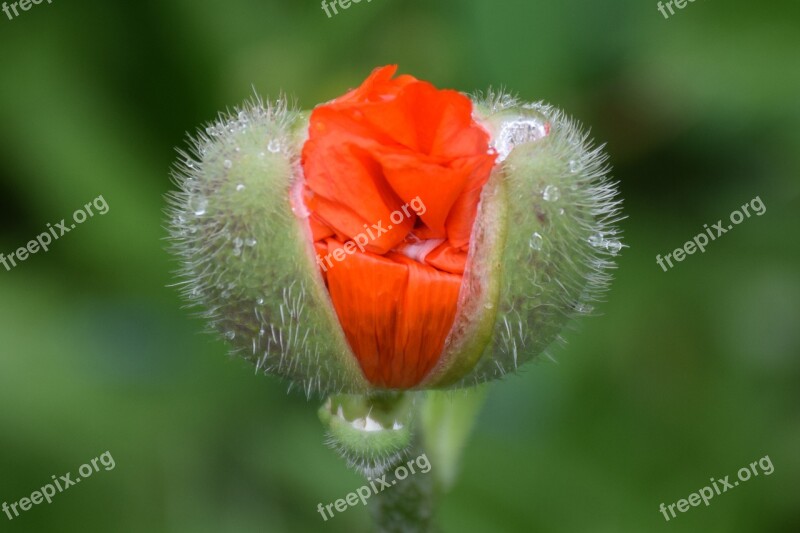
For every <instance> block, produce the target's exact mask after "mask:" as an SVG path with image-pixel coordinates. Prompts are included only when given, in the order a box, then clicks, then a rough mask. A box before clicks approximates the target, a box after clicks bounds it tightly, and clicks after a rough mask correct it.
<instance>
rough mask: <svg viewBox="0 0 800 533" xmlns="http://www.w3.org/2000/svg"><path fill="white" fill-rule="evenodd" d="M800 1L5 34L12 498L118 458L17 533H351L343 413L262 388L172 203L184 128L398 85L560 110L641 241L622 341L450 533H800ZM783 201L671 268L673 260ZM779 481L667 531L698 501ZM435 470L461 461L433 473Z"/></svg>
mask: <svg viewBox="0 0 800 533" xmlns="http://www.w3.org/2000/svg"><path fill="white" fill-rule="evenodd" d="M799 22H800V4H798V3H797V2H796V1H795V0H772V1H768V2H755V1H753V0H732V1H728V2H715V1H707V0H698V1H696V2H694V3H690V4H688V6H687V7H686V8H685V9H683V10H679V11H678V12H677V13H676V14H675V15H674V16H673V17H671V18H670V19H668V20H665V19H664V18H663V16H662V15H661V14H660V13H659V12H658V10H657V8H656V2H655V1H653V0H647V1H642V0H638V1H635V2H634V1H633V0H608V1H605V2H586V1H579V0H564V1H560V2H535V1H530V0H515V1H504V0H473V1H455V0H441V1H435V2H433V1H428V0H405V1H404V0H373V1H372V2H370V3H367V2H361V4H354V5H353V6H352V7H351V8H350V9H348V10H347V11H342V12H340V14H339V15H337V16H335V17H332V18H327V17H326V16H325V14H324V12H323V11H322V9H321V7H320V5H319V2H316V1H309V2H306V1H303V2H297V1H289V0H285V1H282V2H277V1H275V0H232V1H227V2H211V1H208V0H159V1H157V2H156V1H149V0H148V1H141V2H135V3H134V2H129V3H123V2H108V1H99V0H92V1H88V0H87V1H82V2H66V1H62V0H53V2H52V4H47V3H46V2H44V3H42V4H39V5H38V6H36V5H34V6H33V7H32V8H31V10H30V11H27V12H23V13H21V15H20V16H19V17H18V18H16V19H14V20H8V19H7V18H5V16H4V15H2V14H0V50H2V61H1V62H0V65H2V70H1V71H0V78H1V79H2V83H0V154H2V156H1V159H0V220H1V221H2V226H1V228H2V229H0V251H2V252H4V253H6V254H8V253H10V252H12V251H13V250H15V249H16V248H17V247H19V246H22V245H24V244H25V243H26V242H27V241H28V240H30V239H31V238H33V237H35V236H36V235H37V234H39V233H40V232H42V231H44V229H45V225H46V224H47V223H54V222H57V221H59V220H61V218H64V217H69V216H71V214H72V212H73V211H74V210H75V209H77V208H79V207H81V206H82V205H84V204H85V203H86V202H89V201H91V200H92V199H93V198H95V197H96V196H98V195H101V194H102V195H103V196H104V198H105V199H106V200H107V202H108V204H109V206H110V211H109V213H108V214H106V215H105V216H102V217H97V216H96V217H94V218H93V219H90V220H89V221H88V222H86V223H85V224H83V225H82V226H79V228H78V229H76V230H75V231H72V232H71V233H69V234H68V235H65V236H64V237H63V238H62V239H60V240H58V241H57V242H55V243H54V244H53V246H52V248H51V250H50V251H49V252H47V253H41V252H40V253H38V254H36V255H34V256H32V257H31V258H29V259H28V260H27V261H25V262H24V263H22V264H21V265H20V266H18V267H17V268H15V269H13V270H12V271H5V269H2V268H0V502H2V501H8V502H11V501H16V500H18V499H19V498H22V497H24V496H28V495H30V493H31V492H32V491H33V490H35V489H37V488H38V487H40V486H41V485H43V484H45V483H47V482H48V481H49V480H50V477H51V475H54V474H57V475H60V474H63V473H65V472H68V471H72V472H74V471H75V470H76V469H77V468H78V466H79V465H81V464H82V463H84V462H86V461H87V460H89V459H91V458H93V457H96V456H98V455H99V454H101V453H102V452H104V451H106V450H108V451H110V452H111V453H112V455H113V457H114V459H115V460H116V468H115V469H114V470H112V471H109V472H105V471H103V472H101V473H97V474H95V475H94V476H92V477H91V478H90V480H89V479H87V480H85V482H84V483H82V484H81V485H79V486H76V487H72V488H71V489H69V490H68V491H67V492H65V493H63V494H60V495H58V496H57V497H56V498H55V500H54V501H53V503H52V504H51V505H46V504H45V505H40V506H37V507H34V509H33V510H31V511H29V512H27V513H24V514H23V515H22V516H21V517H20V518H18V519H15V520H14V521H13V522H11V521H8V520H7V519H6V518H5V516H4V515H0V531H85V532H107V531H115V532H116V531H119V532H141V531H169V532H172V531H175V532H184V531H185V532H193V533H194V532H220V531H226V532H228V531H230V532H243V533H245V532H261V531H267V532H296V531H330V532H337V531H342V532H345V531H347V532H351V531H367V530H368V524H369V521H368V513H367V511H366V509H364V508H362V507H357V508H353V509H350V510H348V511H347V512H345V513H343V514H339V515H337V516H336V518H335V519H333V520H331V521H328V522H326V523H323V522H322V519H321V518H320V516H319V514H317V512H316V505H317V503H319V502H323V503H327V502H331V501H333V500H334V499H336V498H339V497H342V496H344V495H345V494H347V493H348V492H350V491H352V490H354V489H355V488H356V487H358V486H360V485H361V480H360V479H359V478H358V477H357V476H356V475H355V474H353V473H351V472H349V471H347V470H346V469H345V467H344V465H343V464H342V463H341V462H340V461H339V459H338V458H337V457H336V456H335V455H334V453H333V452H331V451H330V450H328V449H327V448H325V447H324V446H323V444H322V440H323V435H322V428H321V426H320V423H319V421H318V420H317V418H316V414H315V411H316V407H317V405H316V404H313V403H312V404H309V403H307V402H306V400H305V398H304V397H303V396H302V395H301V394H298V393H290V394H287V393H286V384H284V383H280V382H278V381H277V380H274V379H271V378H267V377H263V376H256V375H254V373H253V370H252V368H251V367H249V366H247V365H246V364H245V363H244V362H242V361H239V360H236V359H229V358H227V357H226V356H225V346H224V345H223V344H222V343H221V342H220V341H217V340H216V339H214V338H211V337H208V336H204V335H202V334H199V333H198V332H199V330H200V329H201V323H200V322H199V321H197V320H196V319H193V318H191V317H190V316H189V314H188V313H187V312H186V311H185V310H183V309H182V308H181V305H182V303H181V301H180V300H179V298H178V295H177V291H176V290H174V289H172V288H169V287H167V286H168V284H169V283H170V282H171V281H172V275H171V271H173V270H174V269H175V267H176V265H175V263H174V262H172V261H171V259H170V257H169V256H168V254H167V252H166V251H165V242H164V240H163V238H164V236H165V231H164V229H163V224H164V215H163V213H162V210H163V208H164V200H163V195H164V193H165V192H167V191H168V190H169V189H170V187H171V185H170V182H169V178H168V174H169V169H170V165H171V163H172V161H173V160H174V159H175V158H176V154H175V151H174V147H176V146H180V145H182V144H183V143H184V140H185V132H186V131H194V129H195V128H196V127H198V126H200V125H201V124H203V123H204V122H206V121H208V120H210V119H212V118H214V116H215V115H216V113H217V112H218V111H220V110H224V109H225V108H226V107H230V106H233V105H236V104H238V103H240V102H241V101H242V100H244V99H246V98H248V97H249V96H250V95H251V94H252V92H253V88H255V89H256V90H257V91H258V92H259V93H260V94H263V95H273V96H274V95H277V94H278V93H280V92H281V91H284V92H286V93H289V94H292V95H295V96H296V97H297V101H298V102H299V104H300V105H302V106H304V107H311V106H313V105H314V104H315V103H318V102H322V101H325V100H328V99H330V98H333V97H335V96H337V95H339V94H341V93H342V92H343V91H345V90H346V89H348V88H350V87H352V86H355V85H357V84H358V83H359V82H360V81H361V80H362V79H363V78H364V77H365V76H366V74H367V73H368V72H369V71H370V70H371V69H372V68H373V67H375V66H377V65H382V64H387V63H398V64H399V65H400V68H401V71H402V72H406V73H411V74H414V75H416V76H417V77H419V78H422V79H427V80H430V81H432V82H434V83H435V84H436V85H438V86H441V87H454V88H458V89H461V90H464V91H475V90H480V89H485V88H487V87H489V86H494V87H500V86H504V87H507V88H509V89H511V90H513V91H516V92H518V93H519V95H520V96H521V97H523V98H525V99H527V100H538V99H544V100H547V101H549V102H551V103H553V104H555V105H557V106H559V107H562V108H564V109H566V110H568V111H569V112H570V113H571V114H572V115H574V116H575V117H576V118H577V119H579V120H580V121H582V122H583V123H584V124H586V125H588V126H591V128H592V133H593V135H594V137H595V138H596V139H597V140H598V141H600V142H606V143H607V147H608V152H609V153H610V155H611V163H612V164H613V166H614V175H615V177H616V178H617V179H618V180H619V181H620V187H621V190H622V194H623V196H624V198H625V211H626V214H627V215H628V218H627V220H625V221H624V222H623V223H622V226H623V229H624V234H625V242H626V244H627V245H628V246H629V248H627V249H625V250H624V253H623V254H622V256H621V258H620V260H619V270H618V271H617V279H616V281H615V282H614V284H613V287H612V290H611V292H610V293H609V294H608V298H607V300H608V301H607V303H605V304H603V305H600V306H598V311H599V312H600V313H601V316H599V317H596V318H592V319H588V320H585V321H583V322H582V323H579V324H578V325H577V327H575V328H574V329H572V330H570V332H569V333H568V334H567V338H568V341H569V342H568V344H567V345H566V346H565V347H563V348H559V349H557V350H556V351H555V359H556V362H553V361H548V360H543V361H542V362H540V363H538V364H534V365H532V366H530V367H527V369H526V371H525V372H524V373H523V374H522V375H520V376H516V377H511V378H509V379H508V380H507V381H506V382H504V383H499V384H495V385H494V386H493V387H492V388H491V391H490V394H489V399H488V402H487V404H486V407H485V409H484V410H483V411H482V413H481V416H480V420H479V421H478V426H477V430H476V432H475V434H474V435H473V438H472V439H471V441H470V442H469V444H468V446H467V448H466V450H465V452H464V459H463V466H464V468H463V474H462V477H461V479H460V482H459V484H458V485H457V486H456V488H455V489H454V490H453V492H452V493H451V494H450V495H449V497H448V498H447V499H446V500H445V502H444V504H443V506H442V508H441V516H440V520H441V525H442V529H443V531H445V532H451V531H453V532H455V531H459V532H473V531H475V532H484V531H492V532H494V531H504V532H505V531H508V532H517V531H520V532H521V531H526V532H527V531H541V532H576V531H578V532H629V531H630V532H641V531H671V532H678V531H703V532H756V531H757V532H784V531H785V532H793V531H800V491H798V484H799V482H800V409H798V408H799V407H800V390H799V389H798V385H800V359H799V358H798V356H799V355H800V327H798V319H800V275H798V274H800V269H798V266H799V265H800V246H799V245H800V238H798V233H797V231H798V223H799V222H800V196H799V194H800V186H799V185H798V177H799V176H800V164H799V163H800V159H799V158H798V148H800V105H799V104H798V95H800V68H799V67H800V62H798V50H799V49H800V33H798V23H799ZM756 196H760V198H761V199H762V200H763V202H764V204H765V205H766V207H767V211H766V213H765V214H764V215H763V216H761V217H751V218H750V219H748V220H746V221H745V222H743V223H742V224H741V225H739V226H737V227H736V228H735V229H734V230H732V231H730V232H728V233H727V234H726V235H725V236H724V237H721V238H720V239H719V240H717V241H715V242H713V243H711V244H710V245H709V247H708V249H707V251H706V252H705V253H704V254H695V255H693V256H689V257H688V258H687V259H686V260H684V262H683V263H679V264H678V265H677V267H676V268H674V269H672V270H670V271H669V272H663V271H662V270H661V269H660V268H659V267H658V266H657V265H656V263H655V256H656V254H659V253H660V254H662V255H663V254H666V253H668V252H670V251H672V250H673V249H675V248H676V247H678V246H680V245H682V244H683V243H684V242H685V241H686V240H688V239H690V238H691V237H692V236H694V235H695V234H696V233H698V232H700V231H702V225H703V224H706V223H707V224H709V225H710V224H711V223H713V222H716V221H717V220H718V219H720V218H726V217H727V216H728V214H729V213H730V212H731V211H733V210H734V209H737V208H738V207H739V206H741V205H742V204H743V203H745V202H748V201H750V200H751V199H752V198H754V197H756ZM765 455H769V456H770V458H771V460H772V463H773V465H774V468H775V471H774V473H773V474H772V475H771V476H768V477H767V476H763V475H762V476H759V477H758V478H754V479H752V480H750V481H749V482H747V483H744V484H742V485H740V486H739V487H737V488H736V489H735V490H733V491H732V492H728V493H726V494H723V495H721V496H718V497H717V498H715V499H713V500H712V504H711V506H710V507H707V508H706V507H699V508H692V509H691V510H690V511H689V512H687V513H685V514H681V515H679V516H678V517H677V518H676V519H673V520H672V521H671V522H669V523H667V522H666V521H665V520H664V518H663V516H662V515H661V514H660V513H659V511H658V506H659V504H660V503H662V502H664V503H671V502H675V501H677V500H678V499H680V498H684V497H686V496H688V495H689V494H690V493H691V492H694V491H696V490H698V489H699V488H701V487H703V486H704V485H706V484H707V483H708V480H709V478H710V477H715V478H720V477H723V476H725V475H728V474H731V475H735V473H736V471H737V470H738V469H739V468H740V467H742V466H746V465H747V464H749V463H750V462H751V461H755V460H757V459H759V458H761V457H763V456H765ZM434 468H435V465H434Z"/></svg>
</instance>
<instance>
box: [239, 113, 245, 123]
mask: <svg viewBox="0 0 800 533" xmlns="http://www.w3.org/2000/svg"><path fill="white" fill-rule="evenodd" d="M239 122H244V123H246V122H247V113H245V112H244V111H239Z"/></svg>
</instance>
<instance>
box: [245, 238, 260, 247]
mask: <svg viewBox="0 0 800 533" xmlns="http://www.w3.org/2000/svg"><path fill="white" fill-rule="evenodd" d="M257 243H258V241H256V240H255V239H254V238H252V237H248V238H247V239H245V240H244V244H245V245H246V246H249V247H250V248H252V247H253V246H255V245H256V244H257Z"/></svg>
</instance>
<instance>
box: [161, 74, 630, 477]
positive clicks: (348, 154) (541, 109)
mask: <svg viewBox="0 0 800 533" xmlns="http://www.w3.org/2000/svg"><path fill="white" fill-rule="evenodd" d="M393 73H394V68H392V67H385V68H383V69H377V70H376V71H375V72H373V74H372V75H371V76H370V77H369V78H368V79H367V80H366V81H365V82H364V83H363V84H362V86H361V87H359V88H357V89H355V90H353V91H351V92H349V93H347V94H346V95H344V96H342V97H340V98H338V99H336V100H333V101H332V102H329V103H327V104H325V105H323V106H319V107H318V108H316V109H315V110H314V111H313V112H312V113H311V114H310V115H308V114H302V113H299V112H296V111H292V110H290V109H288V108H287V106H286V104H285V102H278V103H276V104H273V105H268V106H264V105H263V104H262V103H261V102H260V101H256V102H253V103H251V104H248V105H246V106H245V107H243V108H242V109H241V110H236V111H235V112H234V114H233V115H232V116H222V117H220V119H219V120H218V121H216V122H215V123H214V124H212V125H210V126H209V127H208V128H207V129H206V130H205V133H202V132H201V133H200V134H199V135H198V137H197V139H196V140H195V141H194V145H193V149H192V153H191V154H181V158H182V161H181V163H179V166H178V169H177V171H176V173H175V177H176V182H177V185H178V188H179V190H178V192H176V193H174V194H173V195H172V196H171V207H170V216H171V223H170V231H171V236H172V240H173V243H174V250H175V252H176V253H177V254H178V256H179V258H180V261H181V274H182V276H183V284H184V293H185V295H186V297H187V299H188V300H189V301H190V302H191V303H192V304H195V305H197V306H198V307H199V308H200V309H201V313H202V315H203V317H205V318H206V319H207V320H208V322H209V324H210V326H211V328H212V329H213V330H216V331H218V332H220V333H221V334H222V335H223V336H224V337H225V338H226V339H227V340H228V341H229V342H230V344H231V345H232V346H233V351H234V353H237V354H241V355H242V356H244V357H245V358H247V359H249V360H251V361H252V362H253V363H254V364H255V365H256V368H257V369H261V370H263V371H264V372H267V373H270V374H275V375H278V376H280V377H284V378H286V379H288V380H290V381H291V382H292V384H297V385H298V386H299V387H301V388H302V389H304V390H305V391H306V393H307V394H308V395H311V394H312V393H314V392H319V393H323V394H331V393H351V394H355V393H364V392H369V391H386V390H404V389H428V388H451V387H462V386H468V385H472V384H476V383H480V382H483V381H487V380H491V379H495V378H499V377H501V376H503V375H505V374H507V373H509V372H512V371H514V370H516V369H517V368H518V367H519V366H520V365H522V364H523V363H525V362H526V361H529V360H530V359H532V358H534V357H536V356H537V355H539V354H541V353H543V352H545V350H546V349H547V348H548V346H549V345H551V343H552V342H553V341H554V340H558V339H559V338H560V337H559V332H560V331H561V330H562V329H563V327H564V326H565V324H566V323H567V322H568V321H569V320H570V319H571V318H572V317H574V316H576V315H582V314H589V313H591V311H592V309H593V305H594V303H595V302H596V301H597V300H598V297H599V295H600V293H601V292H602V291H603V289H605V288H606V286H607V284H608V282H609V279H610V278H609V274H608V270H609V269H610V268H612V267H613V257H614V256H615V255H617V254H618V253H619V251H620V249H621V248H622V244H621V242H620V240H619V233H618V231H617V230H616V229H615V227H614V224H615V223H616V222H617V221H618V220H619V218H620V217H619V209H620V200H618V199H617V198H616V194H617V193H616V190H615V187H614V185H613V184H612V183H610V182H609V181H608V180H607V178H606V174H607V171H608V170H607V167H606V166H605V160H606V158H605V156H604V155H603V153H602V152H601V150H600V149H599V148H593V147H592V146H591V145H590V144H589V142H588V141H587V136H586V135H585V134H584V133H582V132H581V131H580V129H579V127H578V126H577V124H576V123H575V122H574V121H572V120H570V119H568V118H567V117H566V116H565V115H563V114H562V113H561V112H559V111H557V110H556V109H554V108H552V107H550V106H547V105H543V104H525V105H523V104H520V103H519V102H518V101H516V100H515V99H514V98H511V97H508V96H506V95H495V94H491V93H490V94H489V95H488V96H487V97H486V98H480V99H476V101H475V102H473V101H471V100H470V99H469V98H467V97H466V96H464V95H462V94H460V93H456V92H455V91H441V90H438V89H436V88H434V87H433V86H432V85H430V84H428V83H426V82H421V81H419V80H416V79H415V78H413V77H411V76H400V77H398V78H395V79H392V75H393ZM339 405H341V406H342V407H343V408H344V405H345V403H340V404H338V405H337V406H328V407H327V408H326V407H324V408H323V411H324V412H321V416H323V417H324V418H325V419H326V420H327V421H328V422H329V426H330V427H331V428H332V432H334V433H336V435H337V436H336V438H335V440H336V441H337V442H345V443H350V444H348V445H346V446H349V445H352V446H354V449H356V448H358V442H359V440H358V437H355V438H350V437H349V436H348V434H349V432H351V429H352V428H351V426H352V423H351V422H352V420H351V419H350V418H347V417H346V416H344V417H341V416H340V417H339V418H342V420H344V422H342V421H339V420H338V419H337V415H338V413H337V410H338V406H339ZM347 405H349V404H347ZM331 409H333V411H331ZM351 409H352V406H351ZM345 411H346V409H345ZM345 414H346V413H345ZM348 421H349V422H348ZM353 428H355V429H356V430H362V429H363V428H358V427H355V426H353ZM384 429H385V428H384ZM356 434H357V432H356ZM386 435H387V437H386V439H385V440H386V446H385V447H381V446H379V447H378V448H381V449H385V450H389V452H387V453H388V455H391V450H392V449H393V446H395V445H397V446H399V441H402V440H403V438H401V437H402V435H401V434H400V433H391V432H390V433H386ZM398 439H399V440H398ZM378 440H381V439H378ZM358 456H359V457H363V454H361V455H358ZM381 457H383V456H381ZM378 459H379V458H378V457H377V456H376V461H375V463H374V464H371V465H366V467H365V468H375V467H376V465H377V464H378V463H380V461H379V460H378Z"/></svg>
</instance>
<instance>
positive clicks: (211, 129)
mask: <svg viewBox="0 0 800 533" xmlns="http://www.w3.org/2000/svg"><path fill="white" fill-rule="evenodd" d="M206 135H208V136H209V137H216V136H217V128H215V127H214V126H209V127H207V128H206Z"/></svg>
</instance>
